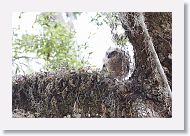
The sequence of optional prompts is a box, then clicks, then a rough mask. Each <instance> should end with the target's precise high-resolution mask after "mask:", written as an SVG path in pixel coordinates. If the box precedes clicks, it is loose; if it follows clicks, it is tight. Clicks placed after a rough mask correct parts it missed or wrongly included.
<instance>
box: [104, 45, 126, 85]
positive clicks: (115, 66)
mask: <svg viewBox="0 0 190 136" xmlns="http://www.w3.org/2000/svg"><path fill="white" fill-rule="evenodd" d="M103 61H104V68H105V69H106V71H107V72H108V75H109V76H110V77H112V78H116V79H118V80H119V81H122V80H125V79H126V77H127V76H128V73H129V56H128V54H127V52H126V51H125V50H122V49H121V48H111V47H110V48H109V49H108V51H107V52H106V56H105V58H104V60H103Z"/></svg>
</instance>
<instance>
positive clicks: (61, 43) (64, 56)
mask: <svg viewBox="0 0 190 136" xmlns="http://www.w3.org/2000/svg"><path fill="white" fill-rule="evenodd" d="M19 18H21V17H20V16H19ZM34 24H36V25H38V26H39V28H40V31H39V33H37V34H29V33H25V34H23V35H22V36H20V37H19V36H18V33H19V30H18V29H17V30H15V31H13V64H14V65H16V67H17V69H16V73H17V70H20V69H22V67H21V64H20V63H18V60H20V59H25V60H26V61H27V62H28V64H29V62H30V61H31V60H34V59H42V60H44V61H45V66H44V68H45V69H47V70H55V69H56V68H59V67H60V66H61V65H62V64H64V65H65V64H66V65H67V66H69V67H74V68H80V67H82V66H83V65H84V64H86V63H87V62H86V61H84V60H83V59H78V57H79V54H80V50H81V48H82V47H80V46H76V45H75V44H76V43H75V41H74V34H75V32H74V31H73V30H72V28H71V27H70V26H69V25H67V24H66V23H64V21H62V20H60V19H58V14H57V13H54V12H44V13H41V14H40V15H38V16H37V17H36V21H35V22H34ZM32 56H35V57H32ZM28 64H25V65H26V66H28V67H29V65H28Z"/></svg>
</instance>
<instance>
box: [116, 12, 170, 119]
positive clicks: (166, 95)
mask: <svg viewBox="0 0 190 136" xmlns="http://www.w3.org/2000/svg"><path fill="white" fill-rule="evenodd" d="M146 14H148V13H146ZM119 16H120V19H121V22H122V25H123V28H124V29H125V32H126V36H127V37H128V38H129V41H130V42H131V43H132V45H133V47H134V54H135V61H136V62H135V64H136V69H135V71H134V73H133V75H132V77H131V79H133V82H134V83H132V84H133V85H134V86H140V87H139V88H138V89H136V90H134V91H138V92H140V94H141V95H142V96H144V97H145V98H144V99H142V100H141V101H143V102H144V103H145V107H146V105H147V106H148V104H146V103H147V101H148V103H151V108H150V111H152V113H156V114H151V115H152V116H153V117H154V116H155V117H157V116H159V117H171V116H172V113H171V104H172V96H171V89H170V87H169V84H168V80H167V78H166V75H165V73H164V70H163V67H162V66H161V64H160V61H159V58H158V56H157V53H156V51H155V49H154V45H153V42H152V37H150V35H149V32H148V30H149V29H147V26H146V24H145V18H144V15H143V13H134V12H133V13H120V15H119ZM147 16H148V15H147ZM160 19H161V18H160ZM149 20H154V18H149ZM159 25H160V24H159ZM163 25H164V24H163ZM149 31H150V30H149ZM152 34H153V32H152ZM138 101H139V100H137V101H134V103H138ZM139 107H142V108H143V107H144V104H143V105H142V106H140V105H139Z"/></svg>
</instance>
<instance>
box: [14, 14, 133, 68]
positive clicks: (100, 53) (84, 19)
mask: <svg viewBox="0 0 190 136" xmlns="http://www.w3.org/2000/svg"><path fill="white" fill-rule="evenodd" d="M37 14H40V13H39V12H25V13H24V14H22V18H21V19H19V15H20V13H19V12H15V13H13V16H12V27H13V28H15V27H18V25H20V32H21V33H20V34H23V33H25V32H26V31H27V32H28V33H35V34H37V33H38V32H39V31H40V30H39V27H38V26H34V28H32V25H33V23H34V21H35V19H36V15H37ZM62 15H63V18H64V19H65V20H67V18H66V17H65V16H64V14H62ZM95 15H96V13H95V12H88V13H86V12H83V13H82V14H81V15H80V16H78V18H77V19H76V20H74V21H73V26H74V29H75V32H76V35H75V36H76V41H77V44H79V45H80V44H84V43H85V42H86V41H88V45H89V47H88V48H87V50H86V52H84V54H83V55H85V54H86V56H87V53H89V52H93V53H92V54H91V56H90V58H89V62H90V64H91V65H92V66H95V67H96V68H100V69H101V68H102V66H103V58H104V57H105V53H106V51H107V50H108V49H109V47H116V45H115V44H114V43H113V41H112V40H111V39H112V35H111V31H110V28H109V26H108V25H105V24H103V26H101V27H97V25H96V24H95V23H92V22H91V23H90V20H91V17H93V16H95ZM67 21H68V20H67ZM120 31H121V32H122V31H123V30H122V29H120ZM89 35H91V36H90V38H89V39H88V37H89ZM131 49H132V48H131ZM37 62H38V63H36V62H31V66H32V69H34V70H35V71H36V72H38V71H40V69H41V68H42V65H40V64H43V63H44V62H43V60H40V59H39V60H37Z"/></svg>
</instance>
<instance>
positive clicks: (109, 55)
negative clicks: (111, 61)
mask: <svg viewBox="0 0 190 136" xmlns="http://www.w3.org/2000/svg"><path fill="white" fill-rule="evenodd" d="M116 54H117V51H112V52H111V53H109V54H108V58H112V57H113V56H115V55H116Z"/></svg>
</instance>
